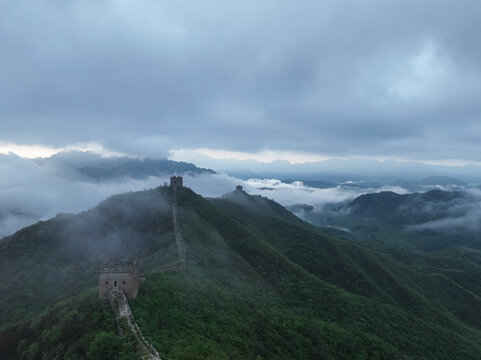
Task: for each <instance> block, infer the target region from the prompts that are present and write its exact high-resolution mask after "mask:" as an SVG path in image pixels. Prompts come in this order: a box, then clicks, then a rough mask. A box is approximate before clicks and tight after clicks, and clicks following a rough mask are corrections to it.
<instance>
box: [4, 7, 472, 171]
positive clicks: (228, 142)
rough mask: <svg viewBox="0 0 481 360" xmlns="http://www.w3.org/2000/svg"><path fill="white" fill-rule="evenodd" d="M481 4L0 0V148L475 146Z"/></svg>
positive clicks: (155, 153)
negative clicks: (88, 146) (33, 146)
mask: <svg viewBox="0 0 481 360" xmlns="http://www.w3.org/2000/svg"><path fill="white" fill-rule="evenodd" d="M480 14H481V2H480V1H479V0H473V1H470V0H463V1H454V0H453V1H442V0H433V1H429V0H423V1H409V0H406V1H386V0H379V1H340V0H335V1H281V0H272V1H262V0H256V1H237V2H234V1H224V0H222V1H177V0H176V1H174V0H172V1H147V0H145V1H139V0H136V1H120V0H119V1H97V0H95V1H88V0H82V1H80V0H78V1H68V0H57V1H55V0H50V1H0V149H1V148H2V146H3V149H5V148H9V147H10V148H11V149H13V148H14V147H15V146H16V147H17V148H18V147H19V146H27V147H28V146H32V145H37V147H36V148H34V149H42V147H39V145H40V146H43V147H44V148H46V149H49V148H51V149H58V148H63V147H67V146H74V147H75V146H87V145H89V144H90V146H94V147H95V146H96V147H97V148H100V149H103V150H104V151H107V150H108V151H113V152H119V153H124V154H131V155H137V156H148V157H153V158H159V157H163V156H168V154H169V151H171V150H179V149H187V150H189V149H198V148H202V149H211V150H215V151H224V152H232V153H235V152H239V153H259V152H266V151H270V152H274V153H275V152H278V153H279V154H286V153H289V152H296V153H297V154H299V153H300V154H303V153H304V154H306V158H309V159H311V158H312V156H314V157H315V156H320V157H327V158H329V157H346V156H367V157H391V158H401V159H415V160H446V159H461V160H467V161H481V151H479V146H478V144H479V141H480V139H481V99H480V97H481V95H480V94H481V47H480V46H479V34H481V21H479V19H480ZM86 144H87V145H86ZM39 151H40V150H39ZM38 153H39V154H40V152H38Z"/></svg>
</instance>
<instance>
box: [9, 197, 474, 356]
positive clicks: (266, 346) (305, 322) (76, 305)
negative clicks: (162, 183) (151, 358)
mask: <svg viewBox="0 0 481 360" xmlns="http://www.w3.org/2000/svg"><path fill="white" fill-rule="evenodd" d="M173 196H174V194H173V192H172V190H171V189H170V188H167V187H160V188H157V189H154V190H148V191H143V192H137V193H128V194H124V195H117V196H113V197H111V198H109V199H107V200H106V201H104V202H102V203H101V204H99V206H97V207H96V208H94V209H92V210H89V211H87V212H84V213H81V214H78V215H68V214H61V215H58V216H57V217H55V218H54V219H51V220H48V221H45V222H40V223H37V224H35V225H33V226H30V227H28V228H25V229H22V230H20V231H19V232H17V233H16V234H14V235H13V236H10V237H7V238H4V239H3V240H1V241H0V271H1V272H2V274H4V275H5V276H2V281H1V282H0V291H1V293H2V294H4V296H2V297H1V298H0V319H1V321H0V351H1V353H2V356H3V358H5V359H29V360H37V359H70V360H72V359H88V360H91V359H114V358H115V359H129V360H130V359H139V358H140V357H141V354H140V352H139V351H138V350H139V349H137V348H136V345H135V342H133V341H132V339H131V338H130V337H129V336H128V334H127V335H125V334H124V336H121V335H120V334H118V333H117V331H116V329H117V327H116V324H115V318H114V316H113V314H112V312H111V310H110V308H109V305H108V302H106V301H104V300H100V299H98V295H97V292H96V283H97V276H98V269H99V267H100V266H101V264H102V262H103V261H105V260H106V259H107V258H110V257H112V256H119V257H132V256H134V257H137V258H138V259H140V260H141V267H142V276H143V277H145V281H144V282H143V284H142V285H141V288H140V291H139V294H138V296H137V297H136V298H135V299H133V300H131V301H130V306H131V309H132V312H133V315H134V317H135V319H136V321H137V323H138V325H139V326H140V328H141V329H142V332H143V334H144V336H145V338H146V339H147V340H148V341H149V342H150V343H151V344H152V345H154V347H155V348H156V349H157V351H158V352H159V353H160V355H161V357H162V359H434V358H435V359H450V360H451V359H479V358H481V356H480V355H479V354H481V298H480V295H481V276H480V275H481V256H480V254H479V253H477V252H475V251H472V250H465V249H463V248H456V247H445V248H443V249H442V250H439V251H419V250H416V251H414V250H411V249H409V248H407V247H403V246H399V242H397V241H394V242H393V244H392V246H390V245H389V244H390V243H389V241H388V239H386V241H384V242H382V243H379V246H377V245H376V244H378V243H377V242H376V241H366V242H364V241H360V240H359V238H356V237H348V236H344V238H342V237H343V236H342V235H340V234H338V233H337V232H336V231H329V230H325V229H320V228H317V227H315V226H313V225H310V224H309V223H306V222H304V221H302V220H300V219H299V218H297V217H296V216H294V215H293V214H292V213H290V212H289V211H287V210H286V209H285V208H283V207H282V206H280V205H279V204H277V203H275V202H273V201H271V200H269V199H266V198H263V197H259V196H250V195H248V194H247V193H245V192H243V191H234V192H232V193H229V194H227V195H225V196H223V197H222V198H215V199H206V198H203V197H201V196H199V195H197V194H195V193H194V192H192V191H191V190H190V189H188V188H181V189H178V191H177V192H176V194H175V196H177V201H178V207H179V217H180V219H179V221H180V224H181V228H182V232H183V237H184V240H185V243H186V244H185V245H186V254H187V266H186V269H185V270H184V271H179V272H176V271H170V272H169V271H164V270H165V268H166V265H168V264H171V263H172V262H174V261H175V259H176V248H175V241H174V239H173V223H172V217H171V206H172V201H173ZM384 235H385V236H389V233H388V232H385V233H384ZM398 235H399V234H398Z"/></svg>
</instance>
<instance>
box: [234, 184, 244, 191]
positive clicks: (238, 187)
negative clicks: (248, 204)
mask: <svg viewBox="0 0 481 360" xmlns="http://www.w3.org/2000/svg"><path fill="white" fill-rule="evenodd" d="M235 189H236V191H243V190H242V186H241V185H237V186H236V187H235Z"/></svg>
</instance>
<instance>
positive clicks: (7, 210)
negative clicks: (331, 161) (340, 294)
mask: <svg viewBox="0 0 481 360" xmlns="http://www.w3.org/2000/svg"><path fill="white" fill-rule="evenodd" d="M0 171H1V174H2V177H1V179H0V238H1V237H3V236H6V235H10V234H12V233H13V232H15V231H17V230H18V229H20V228H22V227H24V226H27V225H30V224H33V223H35V222H37V221H39V220H44V219H48V218H51V217H53V216H55V215H56V214H57V213H59V212H64V213H77V212H80V211H83V210H87V209H89V208H92V207H94V206H96V205H97V204H98V203H99V202H100V201H102V200H104V199H105V198H107V197H109V196H110V195H113V194H118V193H123V192H128V191H139V190H144V189H150V188H154V187H157V186H159V185H163V184H164V182H168V181H169V176H168V175H165V176H147V177H145V178H143V179H133V178H131V177H128V176H123V177H121V178H116V179H114V180H109V181H102V182H99V181H89V180H88V179H85V177H84V176H80V175H79V176H76V173H75V171H74V167H73V166H67V165H65V164H62V165H59V164H54V165H52V163H43V162H38V161H35V160H31V159H25V158H20V157H18V156H16V155H12V154H10V155H0ZM184 184H185V186H188V187H190V188H192V189H193V190H194V191H195V192H197V193H199V194H201V195H203V196H205V197H217V196H220V195H222V194H225V193H227V192H230V191H232V190H233V189H235V186H236V185H242V186H243V187H244V190H245V191H247V192H248V193H250V194H256V195H262V196H266V197H268V198H270V199H273V200H275V201H277V202H279V203H280V204H282V205H284V206H292V205H296V204H306V205H310V206H313V207H314V209H316V210H319V211H320V210H322V209H323V207H325V206H326V205H330V206H331V205H334V204H340V203H345V202H347V201H350V200H352V199H354V198H356V197H357V196H359V195H362V194H365V193H369V192H379V191H394V192H396V193H399V194H405V193H408V190H406V189H405V188H403V187H401V186H396V185H392V186H386V185H380V184H378V185H372V184H373V183H365V184H360V183H353V182H344V183H339V184H333V185H329V186H330V187H324V188H316V187H312V186H307V185H305V184H304V183H302V182H300V181H294V182H292V183H286V182H282V181H281V180H277V179H248V180H241V179H238V178H236V177H233V176H229V175H226V174H200V175H184ZM374 184H375V183H374ZM427 190H429V188H428V189H427ZM473 213H474V214H477V213H478V212H474V211H471V212H470V214H473ZM471 220H472V219H471Z"/></svg>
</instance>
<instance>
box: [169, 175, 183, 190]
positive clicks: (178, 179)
mask: <svg viewBox="0 0 481 360" xmlns="http://www.w3.org/2000/svg"><path fill="white" fill-rule="evenodd" d="M182 186H184V179H183V178H182V176H171V177H170V187H171V188H174V189H175V188H178V187H182Z"/></svg>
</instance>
